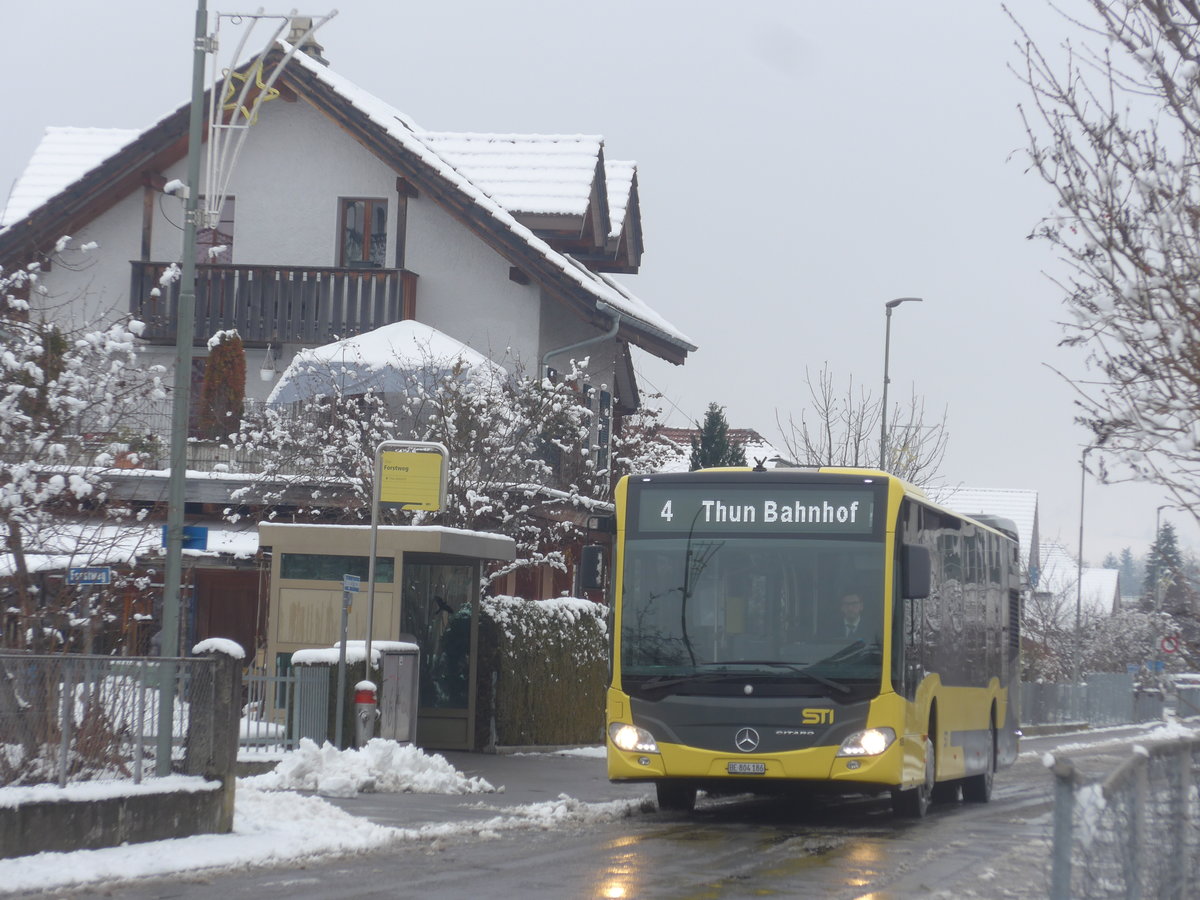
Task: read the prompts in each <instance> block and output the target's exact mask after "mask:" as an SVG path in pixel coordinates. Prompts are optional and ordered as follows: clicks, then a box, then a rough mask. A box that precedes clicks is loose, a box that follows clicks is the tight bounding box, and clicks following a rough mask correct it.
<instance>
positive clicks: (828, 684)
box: [606, 468, 1021, 817]
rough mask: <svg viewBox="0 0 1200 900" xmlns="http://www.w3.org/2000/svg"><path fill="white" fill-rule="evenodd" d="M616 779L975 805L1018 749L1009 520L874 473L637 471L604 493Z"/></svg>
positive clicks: (691, 794) (899, 803)
mask: <svg viewBox="0 0 1200 900" xmlns="http://www.w3.org/2000/svg"><path fill="white" fill-rule="evenodd" d="M616 511H617V516H616V528H617V539H616V545H615V560H614V562H615V565H614V585H613V586H614V592H613V627H612V641H613V648H612V651H613V666H612V682H611V685H610V687H609V690H608V696H607V704H606V724H607V728H606V732H607V750H608V777H609V778H610V779H611V780H613V781H636V782H653V783H654V784H655V786H656V790H657V794H658V803H659V806H660V807H661V808H663V809H669V810H677V811H688V810H690V809H692V807H693V806H694V804H695V799H696V792H697V790H704V791H707V792H710V793H720V792H738V793H740V792H774V791H784V790H788V789H791V788H799V787H807V788H821V789H831V790H833V791H836V792H840V793H846V794H862V793H865V794H875V793H880V792H890V794H891V797H892V805H893V808H894V810H895V812H896V813H897V814H898V815H904V816H916V817H919V816H923V815H925V813H926V810H927V809H928V807H929V804H930V802H931V801H935V800H949V799H957V797H958V795H959V792H960V791H961V794H962V797H963V799H964V800H966V801H972V802H986V801H987V800H988V799H989V798H990V796H991V792H992V781H993V775H994V772H995V771H996V769H997V768H1001V767H1004V766H1007V765H1011V764H1012V762H1013V761H1014V760H1015V759H1016V756H1017V740H1018V736H1019V731H1018V729H1017V715H1018V713H1019V693H1018V692H1019V687H1018V678H1019V674H1020V667H1019V660H1018V651H1019V648H1020V633H1019V628H1020V587H1021V583H1020V570H1019V565H1018V554H1017V540H1016V529H1015V527H1014V526H1013V525H1012V523H1011V522H1008V521H1007V520H1003V519H991V518H986V519H985V517H975V518H968V517H966V516H961V515H957V514H955V513H953V512H950V511H949V510H947V509H945V508H943V507H940V506H938V505H936V504H934V503H932V502H931V501H930V500H929V499H928V498H927V497H926V496H925V495H924V494H923V493H922V492H921V491H920V490H919V489H918V488H916V487H914V486H912V485H910V484H907V483H905V482H903V481H901V480H900V479H898V478H895V477H893V476H891V475H888V474H887V473H885V472H882V471H874V470H869V469H830V468H822V469H805V468H776V469H770V470H765V469H761V468H759V469H754V470H751V469H740V468H739V469H709V470H701V471H698V472H689V473H671V474H656V475H637V476H630V477H626V478H624V479H622V480H621V482H620V483H619V484H618V486H617V491H616Z"/></svg>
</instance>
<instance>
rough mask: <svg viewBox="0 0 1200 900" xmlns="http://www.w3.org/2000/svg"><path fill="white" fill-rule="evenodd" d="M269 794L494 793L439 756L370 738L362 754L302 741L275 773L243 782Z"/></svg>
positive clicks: (329, 795) (239, 784) (488, 785)
mask: <svg viewBox="0 0 1200 900" xmlns="http://www.w3.org/2000/svg"><path fill="white" fill-rule="evenodd" d="M242 785H245V786H247V787H251V788H254V789H257V790H266V791H288V790H294V791H315V792H316V793H318V794H321V795H323V796H326V797H353V796H355V795H356V794H359V793H363V792H382V793H418V794H487V793H495V792H496V788H495V787H493V786H492V785H491V784H489V783H488V782H487V781H486V780H485V779H483V778H468V777H467V776H465V775H463V774H462V773H461V772H459V771H458V770H457V769H455V768H454V766H452V765H450V763H448V762H447V761H446V758H445V757H443V756H441V755H439V754H436V753H435V754H433V755H429V754H427V753H425V752H424V751H423V750H421V749H420V748H418V747H411V746H402V745H400V744H398V743H396V742H395V741H385V740H383V739H381V738H374V739H372V740H371V741H370V742H369V743H368V744H367V746H365V747H363V748H362V749H361V750H355V749H349V750H338V749H337V748H336V747H334V746H333V745H332V744H330V743H328V742H326V743H325V744H324V745H323V746H320V747H318V746H317V745H316V743H314V742H313V741H310V740H308V739H307V738H304V739H302V740H301V741H300V746H299V747H298V748H297V749H296V750H295V752H293V753H289V754H288V755H287V756H286V757H285V758H284V760H283V761H282V762H280V763H279V765H277V766H276V767H275V768H274V769H273V770H272V771H270V772H267V773H265V774H263V775H253V776H250V777H248V778H239V779H238V786H239V788H240V787H241V786H242Z"/></svg>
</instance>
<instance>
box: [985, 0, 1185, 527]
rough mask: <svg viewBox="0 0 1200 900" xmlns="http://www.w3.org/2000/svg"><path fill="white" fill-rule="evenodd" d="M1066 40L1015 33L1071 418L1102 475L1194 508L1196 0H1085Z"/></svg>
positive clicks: (1039, 230) (1038, 234)
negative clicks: (1078, 367) (1072, 402)
mask: <svg viewBox="0 0 1200 900" xmlns="http://www.w3.org/2000/svg"><path fill="white" fill-rule="evenodd" d="M1087 2H1088V5H1089V6H1090V7H1091V10H1090V15H1089V16H1088V17H1087V21H1084V20H1082V19H1075V18H1071V17H1069V16H1067V15H1066V14H1063V21H1064V25H1065V26H1066V27H1067V28H1069V29H1070V30H1072V31H1073V32H1074V33H1075V34H1077V35H1078V39H1077V40H1075V39H1067V40H1063V41H1061V42H1059V43H1058V44H1057V45H1056V46H1055V47H1054V48H1053V49H1052V50H1046V51H1043V49H1042V47H1040V46H1039V44H1038V43H1037V41H1035V40H1034V38H1033V37H1032V36H1031V35H1030V34H1029V33H1028V31H1027V30H1026V29H1025V28H1024V27H1022V26H1021V24H1020V22H1018V21H1017V20H1016V18H1015V16H1014V15H1013V14H1012V13H1011V12H1010V13H1009V15H1010V18H1012V19H1013V21H1014V24H1016V26H1017V28H1018V30H1019V32H1020V42H1019V45H1018V46H1019V48H1020V51H1021V54H1022V63H1023V65H1022V67H1021V69H1020V71H1019V73H1018V74H1019V75H1020V77H1021V78H1022V80H1023V81H1025V83H1026V84H1027V85H1028V86H1029V88H1030V92H1031V94H1032V103H1031V105H1030V106H1029V107H1028V108H1023V109H1022V115H1023V116H1024V118H1025V127H1026V131H1027V134H1028V144H1029V159H1030V161H1031V166H1032V168H1033V170H1034V171H1036V172H1037V173H1038V174H1039V175H1040V176H1041V177H1042V178H1043V179H1044V180H1045V181H1046V182H1047V184H1049V185H1050V186H1051V187H1052V188H1053V190H1054V191H1055V192H1056V194H1057V200H1058V203H1057V210H1056V211H1055V213H1054V214H1053V215H1050V216H1048V217H1046V218H1045V219H1043V220H1042V221H1041V222H1040V223H1039V225H1038V226H1037V228H1036V229H1035V230H1034V234H1033V235H1031V236H1036V237H1039V238H1041V239H1044V240H1046V241H1049V242H1050V243H1051V244H1052V245H1053V246H1054V247H1055V248H1056V250H1057V251H1058V252H1059V254H1060V256H1061V257H1062V259H1063V261H1064V262H1065V263H1066V265H1067V275H1066V276H1065V277H1063V278H1061V279H1060V280H1059V284H1060V286H1061V288H1062V290H1063V293H1064V295H1065V305H1066V308H1067V312H1068V314H1069V316H1068V318H1067V321H1066V322H1065V323H1064V328H1065V331H1066V338H1065V339H1064V341H1063V343H1064V344H1067V345H1073V346H1080V347H1084V348H1086V350H1087V354H1088V355H1087V362H1088V368H1089V374H1088V376H1086V377H1085V378H1080V379H1076V380H1074V381H1073V384H1074V386H1075V388H1076V390H1077V404H1078V409H1079V415H1078V421H1079V422H1081V423H1082V424H1084V425H1085V426H1086V427H1088V428H1089V429H1090V430H1091V431H1092V433H1093V435H1094V443H1095V445H1096V446H1097V447H1099V448H1100V449H1101V451H1102V454H1101V455H1099V458H1100V475H1101V477H1102V478H1107V479H1108V480H1113V481H1117V480H1144V481H1150V482H1153V483H1156V484H1159V485H1161V486H1163V487H1164V488H1166V490H1167V491H1168V493H1169V494H1170V495H1171V496H1172V497H1174V499H1175V500H1176V501H1177V502H1179V504H1180V505H1181V506H1185V507H1187V508H1190V509H1192V510H1196V509H1198V508H1200V477H1198V476H1200V422H1198V407H1200V166H1198V163H1200V5H1198V4H1197V3H1196V2H1195V0H1119V2H1113V0H1087Z"/></svg>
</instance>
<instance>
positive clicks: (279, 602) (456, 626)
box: [259, 523, 516, 750]
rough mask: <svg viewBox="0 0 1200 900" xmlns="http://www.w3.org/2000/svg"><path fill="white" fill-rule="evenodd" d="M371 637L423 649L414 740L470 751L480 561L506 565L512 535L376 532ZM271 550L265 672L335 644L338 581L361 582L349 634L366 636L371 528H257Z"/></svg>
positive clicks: (403, 529) (417, 529)
mask: <svg viewBox="0 0 1200 900" xmlns="http://www.w3.org/2000/svg"><path fill="white" fill-rule="evenodd" d="M378 532H379V533H378V537H377V553H376V565H375V609H374V615H373V617H372V628H371V640H372V641H407V642H411V643H415V644H416V645H417V646H418V647H419V648H420V674H419V698H420V699H419V710H418V715H417V743H418V744H419V745H420V746H422V747H429V748H435V749H443V750H459V749H461V750H468V749H474V747H475V706H476V683H477V680H478V679H477V677H476V673H477V670H478V665H479V607H480V585H481V583H482V581H481V576H482V569H483V564H484V562H485V561H511V560H512V559H513V558H514V556H515V552H516V546H515V544H514V542H513V540H512V539H511V538H508V537H504V536H501V535H496V534H487V533H484V532H476V531H465V530H461V529H455V528H443V527H440V526H432V527H425V526H396V525H384V526H380V527H379V530H378ZM259 546H260V548H261V549H262V550H263V551H264V553H270V587H269V591H268V613H267V641H266V650H265V658H263V659H260V660H259V663H260V665H262V666H263V667H264V668H265V669H266V670H268V672H269V673H270V674H276V675H278V674H283V673H284V672H286V671H287V670H288V669H289V668H290V661H291V657H292V654H293V653H295V652H296V651H297V650H304V649H312V648H327V647H330V646H333V645H334V644H336V643H337V642H338V641H339V640H341V614H342V587H343V585H342V582H343V577H344V576H346V575H354V576H357V577H358V578H360V579H361V592H360V593H359V594H357V595H355V596H354V597H353V603H352V605H351V609H350V613H349V617H348V627H347V635H348V638H349V639H350V640H352V641H353V640H362V639H364V638H365V637H366V632H367V578H368V568H369V557H370V546H371V529H370V527H369V526H366V525H308V524H278V523H263V524H262V525H260V526H259Z"/></svg>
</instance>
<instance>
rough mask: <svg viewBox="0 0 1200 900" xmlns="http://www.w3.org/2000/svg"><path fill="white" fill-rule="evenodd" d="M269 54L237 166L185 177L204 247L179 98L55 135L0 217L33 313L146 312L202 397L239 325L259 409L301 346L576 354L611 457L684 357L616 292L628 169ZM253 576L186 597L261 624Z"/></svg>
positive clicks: (210, 499) (256, 79) (217, 490)
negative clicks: (201, 202) (29, 277)
mask: <svg viewBox="0 0 1200 900" xmlns="http://www.w3.org/2000/svg"><path fill="white" fill-rule="evenodd" d="M296 42H297V43H302V41H299V40H297V41H296ZM277 62H278V63H280V68H279V71H278V77H277V78H276V80H274V81H273V82H272V83H271V84H270V86H269V87H268V86H267V85H266V84H265V83H262V81H261V78H262V72H263V70H261V69H256V67H255V66H253V65H252V64H247V65H245V66H243V67H242V69H241V70H240V73H239V78H241V79H242V83H247V84H252V85H256V86H253V87H252V90H251V92H250V95H251V96H258V97H261V98H262V100H263V102H262V103H261V105H259V106H257V107H256V108H255V112H254V115H253V117H251V118H249V119H248V121H247V123H246V125H245V135H246V139H245V142H244V144H242V145H241V146H240V149H238V151H237V153H236V154H235V156H236V164H235V165H233V166H231V167H225V168H221V167H219V166H215V167H212V168H210V167H208V166H206V167H205V168H204V172H203V174H202V176H201V183H200V184H199V185H196V186H194V189H195V191H196V192H197V196H200V197H202V198H203V197H208V196H216V197H223V198H224V199H223V202H220V203H219V204H215V205H216V207H217V208H216V209H214V210H210V211H209V214H207V215H206V217H205V219H204V221H203V222H201V223H200V225H201V227H199V228H198V232H197V240H196V245H195V246H194V247H188V248H184V247H183V246H182V240H181V234H182V225H183V217H184V211H185V205H184V201H183V199H182V194H181V191H180V188H181V187H182V186H183V182H184V181H185V180H186V179H187V174H186V169H187V154H188V125H189V114H190V103H186V104H184V105H182V106H180V107H179V108H178V109H176V110H174V111H173V112H170V113H168V114H167V115H165V116H163V117H162V118H161V119H160V120H158V121H157V122H154V123H153V124H151V125H150V126H149V127H148V128H144V129H122V128H103V129H98V128H66V127H63V128H51V129H48V130H47V132H46V134H45V136H44V139H43V140H42V142H41V143H40V144H39V146H38V147H37V149H36V150H35V152H34V155H33V157H32V158H31V159H30V161H29V163H28V165H27V166H26V168H25V170H24V171H23V173H22V174H21V175H20V176H19V178H18V179H17V181H16V183H15V185H14V187H13V189H12V191H11V193H10V194H9V196H8V198H7V201H6V202H5V204H4V207H3V210H2V211H0V267H3V270H4V271H13V270H15V269H18V268H24V267H29V266H36V267H37V268H38V270H39V277H38V282H37V286H36V290H32V291H31V292H30V293H29V295H28V296H27V297H26V298H25V299H27V300H28V302H29V305H30V313H29V315H30V316H33V317H38V316H40V317H44V318H46V319H48V320H49V321H51V322H52V323H53V324H55V325H57V326H59V327H61V328H63V329H64V330H70V329H74V328H78V327H81V326H84V325H87V326H96V325H99V324H102V323H105V322H107V321H112V320H117V319H121V318H124V317H129V316H132V317H134V318H136V319H137V320H139V321H141V322H142V323H144V325H145V329H144V331H143V332H142V334H141V337H142V340H143V342H144V350H143V354H142V356H143V359H144V361H145V362H146V364H147V365H161V366H163V367H164V368H165V369H166V371H167V372H168V373H169V374H168V378H167V383H168V385H172V384H174V383H179V379H180V378H181V377H189V375H190V378H191V381H192V384H193V390H192V392H191V393H192V398H193V404H195V402H196V399H197V398H198V397H199V395H200V392H199V390H197V389H196V388H197V386H198V384H199V382H200V380H201V379H202V377H203V371H204V365H205V357H206V355H207V353H208V352H209V341H210V338H211V337H212V336H213V335H214V334H216V333H218V332H223V331H227V330H231V329H236V331H237V332H238V334H239V336H240V337H241V339H242V341H243V343H244V346H245V348H246V367H247V370H248V371H249V372H251V373H253V372H255V371H258V372H260V373H262V377H261V378H249V379H247V382H246V395H247V399H248V400H250V401H262V402H266V401H267V399H268V397H269V396H270V394H271V393H272V391H273V390H274V389H275V388H276V386H277V382H278V378H277V376H278V374H279V373H281V372H285V371H286V370H287V368H288V366H289V365H290V363H291V362H292V361H293V360H294V359H295V358H296V357H297V355H299V354H304V353H311V352H314V351H316V350H319V348H322V347H330V346H335V345H337V344H338V343H339V342H344V341H347V340H350V339H356V338H360V337H362V338H366V336H368V335H370V334H373V333H375V332H377V331H379V330H380V329H386V328H389V327H394V326H396V325H397V324H401V323H412V324H413V325H414V326H419V328H417V329H416V330H417V331H419V332H420V333H421V334H422V335H424V340H426V341H427V342H434V343H438V344H441V343H447V344H449V343H453V344H454V345H455V346H457V347H461V348H465V349H464V350H463V352H468V351H469V352H470V353H473V354H477V355H478V356H479V357H482V358H486V359H491V360H494V361H496V362H499V361H500V359H501V358H502V357H504V358H507V359H509V360H511V359H513V358H515V359H517V360H519V361H520V362H521V363H523V365H524V368H525V370H526V371H527V372H538V371H541V372H545V371H547V370H552V369H558V370H560V371H561V370H565V369H567V368H568V367H569V365H570V363H571V361H572V360H577V361H582V360H585V359H586V360H587V363H586V369H585V370H584V372H583V378H584V382H583V383H586V384H587V385H589V386H591V387H592V388H593V390H592V391H591V392H589V393H587V394H586V395H584V396H585V397H587V398H588V402H591V403H593V404H594V408H595V409H596V411H597V421H598V422H599V421H601V420H604V421H605V422H606V424H607V425H608V426H609V427H604V428H600V427H597V429H596V437H597V440H598V441H600V442H603V441H607V440H610V439H611V436H612V435H614V434H617V433H619V431H620V428H621V420H622V418H623V417H624V416H625V415H626V414H628V413H630V412H632V411H634V410H636V409H637V408H638V407H639V405H640V395H639V386H638V383H637V379H636V377H635V370H634V360H635V355H636V354H638V353H648V354H650V355H651V356H654V357H657V358H660V359H663V360H666V361H668V362H671V363H673V364H677V365H682V364H683V363H684V362H685V361H686V360H687V358H688V356H689V354H690V353H691V352H692V351H693V350H695V349H696V345H695V344H694V343H693V342H692V341H691V339H690V338H689V337H688V336H687V335H686V334H685V333H684V332H683V331H681V330H680V329H679V328H677V327H676V326H675V325H674V324H673V323H671V322H669V321H667V320H666V319H665V318H664V317H662V316H661V315H659V314H658V313H657V312H656V311H655V310H654V309H653V308H651V306H650V305H649V304H647V303H646V302H644V301H643V300H642V299H640V298H639V297H638V296H636V294H635V293H633V292H632V291H631V290H630V289H629V287H628V286H627V285H626V283H625V282H624V281H618V280H617V276H622V277H625V276H631V275H634V274H636V273H637V272H638V270H639V268H640V266H641V260H642V252H643V238H642V225H641V210H640V202H639V196H638V194H639V186H638V171H637V166H636V164H635V163H633V162H629V161H624V160H610V159H609V158H608V148H607V147H606V145H605V141H604V140H603V138H602V137H600V136H597V135H584V134H550V135H538V134H480V133H471V132H447V131H431V130H427V129H425V128H422V127H421V126H420V125H418V124H417V123H416V122H414V121H413V120H412V119H411V118H410V117H408V116H407V115H406V114H405V113H403V112H402V111H401V110H399V109H397V108H396V107H394V106H393V105H391V103H389V102H387V101H385V100H383V99H381V98H380V97H378V96H375V95H374V94H372V93H371V92H369V91H368V90H366V89H364V88H363V87H361V86H359V85H357V84H354V83H353V82H351V81H349V80H348V79H346V78H344V77H342V76H341V75H339V74H338V72H337V71H336V70H335V68H333V67H332V66H330V65H329V64H328V62H327V61H326V60H325V59H324V57H323V55H322V53H321V48H320V47H318V46H317V45H315V44H311V43H310V44H306V45H305V46H302V47H300V48H299V49H298V51H297V48H296V47H295V46H293V45H292V44H288V43H287V42H283V41H281V42H278V44H276V45H275V46H274V48H273V49H272V50H271V52H270V54H268V56H267V57H266V63H267V65H268V68H269V67H270V66H271V65H273V64H275V63H277ZM214 96H217V97H220V99H221V101H222V110H224V111H225V112H222V113H219V114H218V115H217V116H216V117H215V118H209V117H208V116H207V114H206V119H207V120H208V124H207V126H206V129H205V135H204V141H205V144H206V146H209V147H212V146H213V144H214V142H215V141H216V140H218V139H220V138H221V136H222V134H223V132H222V131H221V129H222V128H223V127H225V125H226V122H227V120H228V119H229V116H231V115H233V113H230V112H228V110H229V104H228V103H226V102H224V101H227V100H228V99H229V97H228V95H225V96H222V95H221V94H220V93H215V94H214V92H213V90H210V91H209V92H208V94H206V105H209V104H208V101H209V100H211V98H212V97H214ZM236 102H237V101H235V103H236ZM0 199H2V198H0ZM64 235H67V236H69V240H65V239H64V237H63V236H64ZM184 253H187V254H194V257H193V258H194V259H195V261H196V272H197V277H196V292H195V293H196V297H195V302H196V309H195V332H194V340H193V344H194V349H195V357H194V362H193V370H192V372H191V373H175V372H173V368H174V363H175V349H174V344H175V339H176V333H177V325H178V311H179V294H180V285H179V281H178V279H177V278H175V279H174V280H172V278H171V277H170V273H171V271H172V269H173V267H175V266H176V265H177V264H178V263H179V262H180V260H181V258H182V254H184ZM164 413H165V414H166V416H167V418H168V419H169V405H166V406H164ZM164 432H165V429H164ZM194 448H195V445H189V465H188V470H189V473H188V478H187V483H186V487H185V491H186V497H185V499H186V502H187V503H188V504H189V510H191V509H194V508H200V507H204V508H206V509H207V508H215V509H218V510H219V509H220V508H221V505H222V504H226V503H228V502H229V499H230V497H231V487H236V486H237V485H236V483H231V481H230V480H228V479H223V478H220V477H217V476H218V475H220V474H222V473H212V474H213V477H211V478H209V477H206V476H207V475H208V474H209V473H208V472H205V471H198V470H200V469H202V468H204V467H203V466H201V465H197V464H194V462H193V460H192V459H191V456H190V454H191V452H192V450H193V449H194ZM596 450H597V458H600V455H601V454H603V453H604V452H605V451H606V448H605V447H603V446H597V447H596ZM159 474H161V473H159ZM155 478H156V474H155V473H153V472H147V473H138V474H132V473H131V474H130V475H128V476H123V475H122V474H121V473H119V472H117V473H114V474H113V476H112V479H111V480H112V482H113V483H114V486H115V487H114V492H113V493H114V496H121V497H122V498H123V499H129V500H131V501H134V502H139V501H143V502H147V503H153V502H158V501H161V500H162V498H163V497H165V495H166V491H165V484H164V479H159V481H158V483H157V484H156V483H155ZM122 479H125V480H124V481H122ZM243 563H244V570H239V571H232V570H231V564H230V560H228V559H226V560H224V566H223V567H224V569H225V570H226V571H223V572H219V573H218V572H213V573H210V577H208V578H206V579H199V578H198V579H197V581H196V583H195V584H194V585H193V588H194V590H195V595H196V596H197V597H201V598H202V597H203V596H204V595H205V592H206V591H208V593H210V594H211V595H212V597H213V598H215V599H214V600H213V602H214V603H215V602H217V600H220V602H222V603H225V602H226V601H228V603H229V604H231V605H233V606H236V607H238V608H239V609H241V608H251V609H253V608H254V607H255V604H257V602H258V599H259V593H260V590H259V585H258V579H259V573H258V571H257V567H256V566H255V564H254V563H253V562H251V561H243V562H239V563H238V565H239V566H240V565H243ZM215 565H216V564H215V563H214V566H215ZM218 576H219V577H218ZM205 584H211V585H213V587H212V588H211V590H210V589H208V588H206V587H205ZM553 593H555V594H557V593H560V590H559V589H557V588H556V589H555V590H554V591H553ZM201 612H203V610H201ZM248 627H250V626H248ZM197 636H198V637H204V636H207V635H204V634H199V635H197Z"/></svg>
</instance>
